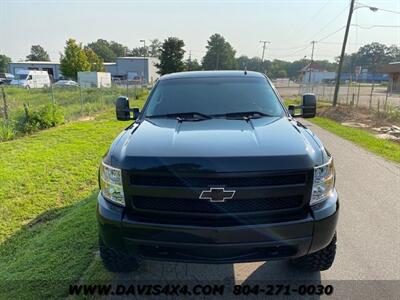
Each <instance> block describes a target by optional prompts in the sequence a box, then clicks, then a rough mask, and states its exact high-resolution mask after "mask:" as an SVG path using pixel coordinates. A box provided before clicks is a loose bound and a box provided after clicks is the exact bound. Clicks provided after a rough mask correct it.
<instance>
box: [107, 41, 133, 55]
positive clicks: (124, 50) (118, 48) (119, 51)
mask: <svg viewBox="0 0 400 300" xmlns="http://www.w3.org/2000/svg"><path fill="white" fill-rule="evenodd" d="M109 47H110V49H111V51H112V52H114V54H115V56H116V57H123V56H127V54H128V52H129V50H128V47H126V46H124V45H122V44H120V43H117V42H114V41H111V42H110V43H109Z"/></svg>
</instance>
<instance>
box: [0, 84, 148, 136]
mask: <svg viewBox="0 0 400 300" xmlns="http://www.w3.org/2000/svg"><path fill="white" fill-rule="evenodd" d="M148 89H149V87H142V86H139V85H135V84H132V82H125V81H120V82H119V83H118V84H113V85H112V86H111V87H109V88H82V87H80V86H68V87H56V86H51V87H49V88H41V89H24V88H20V87H13V86H7V85H3V86H1V90H0V141H5V140H10V139H12V138H14V137H15V136H17V135H20V134H26V133H31V132H30V131H36V130H39V129H44V128H48V127H52V126H56V125H58V123H60V122H70V121H73V120H78V119H80V118H85V117H88V116H91V115H94V114H97V113H99V112H102V111H106V110H109V109H111V108H112V107H113V106H114V102H115V100H116V98H117V97H119V96H121V95H122V96H127V97H129V99H130V100H131V103H132V104H131V105H134V102H135V99H141V100H143V99H144V98H145V96H146V95H147V93H148ZM56 115H57V117H56ZM31 119H32V120H31ZM42 119H44V120H42ZM28 121H31V122H36V123H37V124H36V125H35V124H33V125H34V127H33V128H31V127H29V128H30V129H27V127H24V122H25V123H27V122H28ZM43 124H44V125H43ZM35 126H36V127H37V128H36V127H35ZM42 127H44V128H42ZM24 128H25V129H24ZM31 129H32V130H31Z"/></svg>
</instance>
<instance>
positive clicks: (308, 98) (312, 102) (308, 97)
mask: <svg viewBox="0 0 400 300" xmlns="http://www.w3.org/2000/svg"><path fill="white" fill-rule="evenodd" d="M301 106H302V107H301V108H302V111H303V112H302V117H303V118H314V117H315V115H316V113H317V98H316V97H315V95H314V94H304V95H303V103H302V105H301Z"/></svg>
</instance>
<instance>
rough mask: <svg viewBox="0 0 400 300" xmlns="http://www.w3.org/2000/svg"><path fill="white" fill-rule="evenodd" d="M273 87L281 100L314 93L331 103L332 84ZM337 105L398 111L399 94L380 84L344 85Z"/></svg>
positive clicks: (290, 83)
mask: <svg viewBox="0 0 400 300" xmlns="http://www.w3.org/2000/svg"><path fill="white" fill-rule="evenodd" d="M275 87H276V88H277V90H278V91H279V93H280V95H281V96H282V97H283V98H293V97H299V96H300V95H302V94H303V93H308V92H311V93H314V94H315V95H316V96H317V99H318V101H322V102H329V103H332V102H333V94H334V90H335V86H334V84H311V85H308V84H297V83H294V82H287V83H279V82H278V83H276V84H275ZM338 103H339V104H341V105H352V106H355V107H366V108H369V109H373V110H377V111H388V110H389V109H400V94H396V93H390V92H389V91H388V89H387V86H385V85H382V84H374V83H371V84H367V83H355V82H352V83H346V84H344V83H343V84H341V85H340V89H339V96H338Z"/></svg>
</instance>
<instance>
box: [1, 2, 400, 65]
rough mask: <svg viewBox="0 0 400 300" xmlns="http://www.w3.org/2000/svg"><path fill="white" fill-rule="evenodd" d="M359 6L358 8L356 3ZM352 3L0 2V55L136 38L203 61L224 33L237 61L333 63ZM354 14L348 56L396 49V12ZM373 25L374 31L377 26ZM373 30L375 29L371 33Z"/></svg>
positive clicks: (389, 6)
mask: <svg viewBox="0 0 400 300" xmlns="http://www.w3.org/2000/svg"><path fill="white" fill-rule="evenodd" d="M360 2H361V3H362V5H369V6H374V7H378V8H381V9H386V10H392V11H396V12H400V0H360ZM360 2H358V3H360ZM349 4H350V0H247V1H246V0H236V1H235V0H182V1H179V0H147V1H145V0H114V1H112V0H107V1H106V0H79V1H78V0H76V1H74V0H58V1H57V0H0V54H6V55H7V56H9V57H11V58H12V60H13V61H19V60H24V59H25V57H26V55H28V54H29V51H30V47H31V45H36V44H40V45H41V46H43V47H44V48H45V50H47V52H48V53H49V54H50V58H51V59H52V60H54V61H58V60H59V56H60V52H62V51H63V48H64V45H65V41H66V40H67V39H68V38H74V39H76V40H77V41H79V42H82V43H83V44H86V43H89V42H92V41H95V40H97V39H98V38H103V39H107V40H114V41H116V42H119V43H122V44H124V45H127V46H128V47H129V48H133V47H138V46H140V45H141V43H140V40H141V39H146V40H147V41H148V43H149V40H150V39H154V38H158V39H160V40H163V39H165V38H167V37H169V36H176V37H179V38H181V39H183V40H184V42H185V50H186V57H187V56H188V55H189V52H191V53H192V57H194V58H197V59H199V60H201V58H202V57H203V56H204V54H205V51H206V48H205V46H206V45H207V40H208V38H209V37H210V35H212V34H214V33H219V34H222V35H223V36H224V37H225V38H226V40H227V41H228V42H229V43H230V44H231V45H232V46H233V47H234V49H235V50H236V55H237V56H240V55H247V56H249V57H252V56H261V53H262V44H261V43H260V40H266V41H270V42H271V44H267V49H266V51H265V58H266V59H269V60H271V59H283V60H288V61H293V60H296V59H302V58H304V56H307V57H308V58H309V57H310V56H311V41H313V40H315V41H317V43H316V44H315V52H314V59H328V60H330V61H333V60H334V58H335V57H336V56H338V55H339V54H340V48H341V43H342V41H343V36H344V26H345V24H346V20H347V15H348V11H349ZM362 5H361V4H356V7H359V8H357V9H356V10H355V11H354V14H353V20H352V24H353V26H352V27H351V29H350V33H349V40H348V47H347V52H348V53H350V52H355V51H356V50H357V49H358V48H359V47H360V46H362V45H364V44H367V43H371V42H380V43H384V44H387V45H392V44H395V45H397V46H400V13H397V14H396V13H390V12H386V11H383V10H378V11H377V12H372V11H371V10H369V9H368V8H366V7H360V6H362ZM377 25H378V27H376V26H377ZM373 26H374V27H373Z"/></svg>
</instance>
